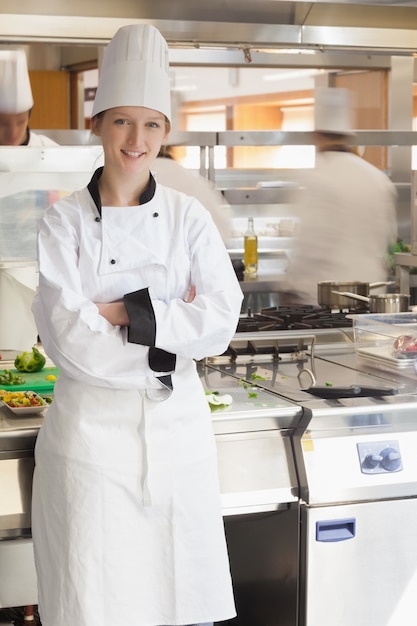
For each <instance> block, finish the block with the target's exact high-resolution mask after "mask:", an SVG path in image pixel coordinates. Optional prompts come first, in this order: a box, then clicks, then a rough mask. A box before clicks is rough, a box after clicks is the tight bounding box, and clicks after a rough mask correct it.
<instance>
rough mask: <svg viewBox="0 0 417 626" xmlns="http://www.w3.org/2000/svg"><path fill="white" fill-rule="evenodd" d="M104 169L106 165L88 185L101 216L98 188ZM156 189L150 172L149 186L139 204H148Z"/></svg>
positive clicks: (98, 170) (97, 170)
mask: <svg viewBox="0 0 417 626" xmlns="http://www.w3.org/2000/svg"><path fill="white" fill-rule="evenodd" d="M103 170H104V167H99V168H98V169H96V171H95V172H94V174H93V176H92V178H91V180H90V182H89V183H88V185H87V189H88V191H89V192H90V196H91V197H92V199H93V201H94V204H95V205H96V208H97V211H98V214H99V216H100V218H101V206H102V204H101V198H100V192H99V189H98V181H99V178H100V176H101V175H102V173H103ZM155 190H156V182H155V179H154V177H153V176H152V174H150V177H149V185H148V186H147V188H146V189H145V191H144V192H143V193H142V194H141V195H140V197H139V202H138V204H146V203H147V202H149V201H150V200H152V198H153V197H154V195H155Z"/></svg>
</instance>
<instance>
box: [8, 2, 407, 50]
mask: <svg viewBox="0 0 417 626" xmlns="http://www.w3.org/2000/svg"><path fill="white" fill-rule="evenodd" d="M1 8H2V14H1V20H0V43H2V44H4V43H9V42H11V43H19V44H30V43H39V42H44V43H59V44H61V45H84V46H92V45H94V46H97V45H104V44H106V43H107V42H108V41H109V39H110V38H111V37H112V36H113V34H114V33H115V31H116V30H117V29H118V28H119V27H120V26H123V25H125V24H128V23H133V22H151V23H153V24H154V25H155V26H156V27H157V28H159V30H160V31H161V32H162V33H163V35H164V36H165V38H166V39H167V40H168V42H169V45H170V47H177V48H182V47H185V48H190V47H191V48H195V49H207V48H234V49H239V48H240V49H250V50H253V51H256V50H259V49H261V50H263V49H268V48H274V49H276V48H292V49H294V48H296V49H300V50H302V49H307V50H308V49H315V50H320V51H328V50H333V51H350V52H352V51H353V52H355V51H361V52H363V51H370V52H372V53H373V54H381V53H383V54H386V53H387V52H389V53H392V52H394V53H396V54H408V55H411V54H413V53H414V51H415V50H417V7H416V2H415V0H398V1H395V0H362V2H357V1H356V2H352V1H350V0H331V1H330V0H323V1H321V2H301V1H298V0H293V1H291V2H287V1H286V0H256V1H254V0H210V2H209V3H207V2H205V1H204V0H193V2H190V1H189V0H175V2H172V0H158V2H155V0H119V1H118V2H117V3H115V2H114V1H113V0H101V1H100V2H96V1H95V0H72V2H71V3H69V2H66V1H65V2H64V1H59V0H44V1H43V2H38V3H35V4H34V3H33V2H32V0H22V1H21V2H19V3H16V2H15V1H13V2H12V1H9V0H5V1H3V2H2V3H1ZM16 11H17V13H16Z"/></svg>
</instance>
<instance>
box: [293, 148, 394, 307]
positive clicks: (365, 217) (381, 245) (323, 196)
mask: <svg viewBox="0 0 417 626" xmlns="http://www.w3.org/2000/svg"><path fill="white" fill-rule="evenodd" d="M301 187H302V189H301V192H300V197H299V201H298V204H297V206H296V214H297V217H298V219H299V222H298V224H297V229H296V232H295V240H294V249H293V252H292V254H291V258H290V260H289V265H288V270H287V275H286V281H285V282H286V286H287V288H288V290H289V291H293V292H297V294H298V295H299V297H300V301H302V302H303V303H304V304H310V305H313V304H315V305H317V304H318V302H317V296H318V288H317V285H318V283H319V282H321V281H329V280H330V281H338V282H343V281H365V282H377V281H385V280H387V275H388V266H387V256H388V247H389V244H390V243H392V242H394V241H395V240H396V236H397V219H396V208H395V203H396V190H395V186H394V184H393V183H392V182H391V181H390V179H389V178H388V176H386V174H384V173H383V172H382V171H380V170H379V169H377V168H376V167H374V166H373V165H371V164H370V163H368V162H367V161H365V160H364V159H362V158H361V157H359V156H357V155H355V154H353V153H351V152H338V151H328V152H320V153H318V154H317V155H316V164H315V168H314V169H312V170H306V172H305V177H304V178H302V180H301Z"/></svg>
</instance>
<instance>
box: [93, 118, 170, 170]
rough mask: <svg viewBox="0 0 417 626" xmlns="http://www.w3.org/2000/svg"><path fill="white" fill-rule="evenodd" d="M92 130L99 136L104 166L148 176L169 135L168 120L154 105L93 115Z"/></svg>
mask: <svg viewBox="0 0 417 626" xmlns="http://www.w3.org/2000/svg"><path fill="white" fill-rule="evenodd" d="M92 131H93V133H94V134H95V135H97V136H98V137H100V138H101V142H102V144H103V149H104V155H105V167H106V169H107V168H112V169H113V171H116V172H119V173H120V174H122V175H127V174H135V175H141V174H143V177H144V180H145V179H146V180H147V179H148V178H149V171H150V168H151V165H152V163H153V161H154V159H155V158H156V156H157V154H158V152H159V150H160V148H161V145H162V143H163V142H164V140H165V139H166V137H167V135H168V132H169V122H168V120H167V119H166V118H165V116H164V115H163V114H162V113H160V112H159V111H154V110H153V109H147V108H146V107H133V106H126V107H117V108H114V109H108V110H107V111H104V113H103V115H99V116H96V117H95V118H93V120H92ZM107 171H109V169H107Z"/></svg>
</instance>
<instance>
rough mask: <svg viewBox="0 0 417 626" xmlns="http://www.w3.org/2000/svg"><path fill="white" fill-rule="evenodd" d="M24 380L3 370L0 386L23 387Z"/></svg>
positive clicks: (0, 376)
mask: <svg viewBox="0 0 417 626" xmlns="http://www.w3.org/2000/svg"><path fill="white" fill-rule="evenodd" d="M24 382H25V379H24V378H23V376H19V374H13V372H11V371H10V370H4V374H0V385H23V384H24Z"/></svg>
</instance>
